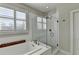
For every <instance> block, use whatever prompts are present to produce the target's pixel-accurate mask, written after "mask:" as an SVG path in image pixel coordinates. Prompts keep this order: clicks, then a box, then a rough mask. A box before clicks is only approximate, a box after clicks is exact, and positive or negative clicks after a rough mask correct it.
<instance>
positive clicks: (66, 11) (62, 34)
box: [57, 3, 79, 52]
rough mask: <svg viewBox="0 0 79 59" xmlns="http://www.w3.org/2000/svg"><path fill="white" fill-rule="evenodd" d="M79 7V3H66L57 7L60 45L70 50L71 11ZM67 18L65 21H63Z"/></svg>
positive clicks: (61, 47)
mask: <svg viewBox="0 0 79 59" xmlns="http://www.w3.org/2000/svg"><path fill="white" fill-rule="evenodd" d="M74 9H79V4H77V3H76V4H64V5H61V6H58V7H57V10H58V11H59V18H60V21H59V47H60V49H63V50H65V51H67V52H70V44H71V43H70V12H71V11H72V10H74ZM63 19H65V22H63Z"/></svg>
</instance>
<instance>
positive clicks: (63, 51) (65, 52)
mask: <svg viewBox="0 0 79 59" xmlns="http://www.w3.org/2000/svg"><path fill="white" fill-rule="evenodd" d="M59 51H60V52H62V53H64V54H66V55H71V53H70V52H67V51H65V50H62V49H59Z"/></svg>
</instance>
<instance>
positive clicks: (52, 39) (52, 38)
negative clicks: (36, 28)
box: [47, 15, 58, 47]
mask: <svg viewBox="0 0 79 59" xmlns="http://www.w3.org/2000/svg"><path fill="white" fill-rule="evenodd" d="M57 20H58V19H57V17H56V16H54V15H53V17H50V19H48V25H47V26H48V44H49V45H51V46H54V47H57V44H58V23H57ZM49 29H51V30H52V31H51V32H50V31H49Z"/></svg>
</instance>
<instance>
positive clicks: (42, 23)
mask: <svg viewBox="0 0 79 59" xmlns="http://www.w3.org/2000/svg"><path fill="white" fill-rule="evenodd" d="M38 17H39V16H37V29H38V30H46V29H44V26H43V25H44V24H47V21H46V23H45V22H43V18H45V17H40V18H41V20H42V21H41V22H38ZM38 23H40V24H41V25H42V28H41V29H39V28H38Z"/></svg>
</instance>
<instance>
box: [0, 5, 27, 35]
mask: <svg viewBox="0 0 79 59" xmlns="http://www.w3.org/2000/svg"><path fill="white" fill-rule="evenodd" d="M0 7H3V6H0ZM3 8H7V9H11V10H13V12H14V16H13V18H11V17H5V16H4V17H2V16H0V18H4V19H12V20H13V22H14V29H13V30H0V32H1V33H2V32H4V33H5V34H6V33H8V34H18V33H19V34H25V33H28V29H27V12H26V11H25V12H22V11H19V10H15V9H13V8H8V7H3ZM16 11H18V12H22V13H25V15H26V19H25V20H22V19H16ZM17 20H19V21H25V23H26V24H25V25H26V30H22V31H21V30H20V31H19V30H16V21H17ZM5 34H4V35H5ZM0 35H1V34H0Z"/></svg>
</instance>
